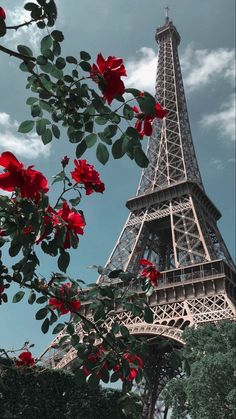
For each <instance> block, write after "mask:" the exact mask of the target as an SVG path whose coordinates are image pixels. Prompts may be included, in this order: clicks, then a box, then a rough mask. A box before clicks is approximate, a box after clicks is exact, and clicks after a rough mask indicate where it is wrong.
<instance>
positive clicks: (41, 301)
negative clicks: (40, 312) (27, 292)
mask: <svg viewBox="0 0 236 419" xmlns="http://www.w3.org/2000/svg"><path fill="white" fill-rule="evenodd" d="M47 300H48V299H47V297H45V296H44V295H42V297H39V298H37V300H36V303H37V304H44V303H46V301H47Z"/></svg>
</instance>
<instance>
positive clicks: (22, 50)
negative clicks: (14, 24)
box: [17, 45, 33, 57]
mask: <svg viewBox="0 0 236 419" xmlns="http://www.w3.org/2000/svg"><path fill="white" fill-rule="evenodd" d="M17 49H18V51H19V53H20V54H23V55H27V57H32V56H33V52H32V50H31V49H30V48H29V47H26V46H25V45H17Z"/></svg>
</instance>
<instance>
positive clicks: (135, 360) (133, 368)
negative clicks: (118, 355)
mask: <svg viewBox="0 0 236 419" xmlns="http://www.w3.org/2000/svg"><path fill="white" fill-rule="evenodd" d="M124 359H125V360H126V361H128V363H129V367H130V370H129V375H128V377H124V375H123V374H122V373H121V374H120V379H121V380H122V381H124V380H128V381H133V380H134V379H135V377H136V376H137V374H138V370H139V369H143V360H142V358H140V357H139V356H138V355H131V354H130V353H126V354H124ZM119 369H120V366H119V365H115V367H113V371H119Z"/></svg>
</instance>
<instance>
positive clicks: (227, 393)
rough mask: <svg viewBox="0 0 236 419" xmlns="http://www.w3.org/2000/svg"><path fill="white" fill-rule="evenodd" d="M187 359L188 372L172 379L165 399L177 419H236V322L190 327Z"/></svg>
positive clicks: (186, 350) (184, 350)
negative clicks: (186, 418)
mask: <svg viewBox="0 0 236 419" xmlns="http://www.w3.org/2000/svg"><path fill="white" fill-rule="evenodd" d="M183 337H184V339H185V341H186V346H185V347H184V349H183V351H182V352H183V358H184V360H185V364H187V366H188V368H187V369H186V368H185V375H184V376H183V377H180V378H175V379H173V380H171V381H170V382H169V383H168V385H167V388H166V391H165V395H164V397H165V402H166V404H167V405H169V406H171V408H172V409H173V412H172V418H173V419H183V418H185V417H187V415H188V414H189V415H190V416H191V418H192V419H199V418H201V419H222V418H224V419H234V418H235V415H236V392H235V376H234V371H235V359H236V347H235V337H236V324H235V323H233V322H226V321H225V322H221V323H219V324H217V325H213V324H207V325H204V326H202V327H199V328H198V329H193V328H187V329H186V330H185V332H184V334H183Z"/></svg>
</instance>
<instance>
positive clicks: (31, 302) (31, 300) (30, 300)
mask: <svg viewBox="0 0 236 419" xmlns="http://www.w3.org/2000/svg"><path fill="white" fill-rule="evenodd" d="M35 300H36V294H35V292H34V291H33V290H31V291H30V295H29V298H28V303H29V304H34V302H35Z"/></svg>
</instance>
